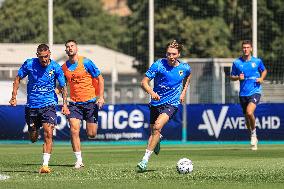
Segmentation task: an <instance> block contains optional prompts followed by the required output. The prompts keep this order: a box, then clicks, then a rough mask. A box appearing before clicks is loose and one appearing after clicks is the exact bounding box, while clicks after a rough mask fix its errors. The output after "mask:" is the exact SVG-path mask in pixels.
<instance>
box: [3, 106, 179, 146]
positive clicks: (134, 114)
mask: <svg viewBox="0 0 284 189" xmlns="http://www.w3.org/2000/svg"><path fill="white" fill-rule="evenodd" d="M149 122H150V112H149V107H148V105H146V104H143V105H139V104H138V105H129V104H120V105H104V106H103V108H102V109H101V110H100V111H99V127H98V133H97V136H96V138H95V139H94V140H103V141H105V140H147V139H148V138H149V136H150V127H149ZM0 131H1V132H0V140H21V139H28V134H27V132H28V126H27V125H26V123H25V106H21V105H19V106H16V107H12V106H0ZM53 135H54V139H55V140H70V126H69V124H68V120H67V119H66V117H65V115H63V114H62V113H61V107H57V126H56V128H55V129H54V132H53ZM162 135H163V138H164V139H166V140H181V137H182V106H181V107H180V108H179V110H178V112H177V113H176V115H175V116H174V117H173V119H172V120H171V121H170V122H169V123H168V124H167V125H166V126H165V127H164V128H163V130H162ZM41 136H43V135H42V129H41ZM80 137H81V140H87V139H88V137H87V134H86V123H85V122H82V125H81V131H80Z"/></svg>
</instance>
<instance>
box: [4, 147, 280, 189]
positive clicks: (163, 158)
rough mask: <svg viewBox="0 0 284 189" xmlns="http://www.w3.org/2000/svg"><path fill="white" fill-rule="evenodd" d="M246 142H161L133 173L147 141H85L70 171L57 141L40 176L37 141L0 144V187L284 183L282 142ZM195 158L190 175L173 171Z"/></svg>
mask: <svg viewBox="0 0 284 189" xmlns="http://www.w3.org/2000/svg"><path fill="white" fill-rule="evenodd" d="M248 147H249V146H248V145H245V144H239V145H165V144H163V143H162V144H161V153H160V154H159V155H158V156H156V155H155V154H153V155H152V157H151V159H150V162H149V164H148V171H147V172H144V173H137V172H136V165H137V163H138V161H140V160H141V158H142V156H143V154H144V151H145V146H141V145H139V146H103V145H95V144H94V145H85V144H84V145H83V146H82V149H83V159H84V164H85V168H84V169H82V170H74V169H73V168H72V167H73V164H74V161H75V159H74V155H73V152H72V151H71V146H70V145H62V144H55V146H54V149H53V154H52V156H51V160H50V167H51V168H52V173H51V174H45V175H40V174H38V169H39V167H40V165H41V159H42V154H41V153H42V152H41V145H38V144H17V145H11V144H1V145H0V152H1V153H0V174H1V175H8V176H10V178H9V179H7V180H3V181H0V188H19V189H23V188H41V189H42V188H52V189H60V188H68V189H72V188H76V189H78V188H127V189H128V188H155V189H156V188H163V189H164V188H171V189H172V188H202V189H206V188H218V189H225V188H226V189H227V188H229V189H234V188H238V189H241V188H242V189H243V188H254V189H262V188H269V189H272V188H277V189H278V188H284V158H283V157H284V147H283V145H269V144H265V145H264V144H263V145H260V146H259V150H258V151H250V150H249V149H248ZM182 157H187V158H189V159H191V160H192V161H193V164H194V170H193V172H192V173H191V174H187V175H180V174H178V173H177V172H176V168H175V166H176V162H177V161H178V160H179V159H180V158H182Z"/></svg>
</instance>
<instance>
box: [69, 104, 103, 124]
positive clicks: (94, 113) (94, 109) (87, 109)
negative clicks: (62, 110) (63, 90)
mask: <svg viewBox="0 0 284 189" xmlns="http://www.w3.org/2000/svg"><path fill="white" fill-rule="evenodd" d="M68 108H69V110H70V114H69V115H68V116H67V118H68V119H70V118H76V119H80V120H85V121H87V123H98V105H97V104H96V102H89V103H86V104H75V103H70V104H69V106H68Z"/></svg>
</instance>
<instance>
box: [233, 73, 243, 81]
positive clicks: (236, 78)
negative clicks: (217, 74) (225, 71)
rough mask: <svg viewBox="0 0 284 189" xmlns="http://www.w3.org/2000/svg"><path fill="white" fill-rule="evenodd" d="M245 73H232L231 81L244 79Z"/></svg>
mask: <svg viewBox="0 0 284 189" xmlns="http://www.w3.org/2000/svg"><path fill="white" fill-rule="evenodd" d="M244 79H245V77H244V74H240V75H231V76H230V80H231V81H238V80H244Z"/></svg>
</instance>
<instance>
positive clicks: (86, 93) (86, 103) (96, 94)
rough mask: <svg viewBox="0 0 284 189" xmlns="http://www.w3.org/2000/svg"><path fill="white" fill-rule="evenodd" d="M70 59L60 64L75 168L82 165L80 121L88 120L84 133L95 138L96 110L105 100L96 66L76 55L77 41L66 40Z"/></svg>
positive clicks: (102, 81)
mask: <svg viewBox="0 0 284 189" xmlns="http://www.w3.org/2000/svg"><path fill="white" fill-rule="evenodd" d="M65 47H66V50H65V51H66V54H67V55H68V57H69V59H68V60H67V61H66V62H65V64H63V65H62V69H63V72H64V75H65V77H66V80H67V84H68V86H69V87H70V99H71V100H70V102H69V106H68V108H69V110H70V114H69V115H68V116H67V118H68V121H69V124H70V131H71V143H72V148H73V152H74V154H75V156H76V159H77V161H76V163H75V166H74V167H75V168H76V169H79V168H81V167H84V164H83V160H82V155H81V145H80V137H79V133H80V126H81V121H82V120H85V121H86V123H87V127H86V129H87V135H88V137H89V138H94V137H95V136H96V134H97V129H98V110H99V109H100V108H101V107H102V106H103V104H104V79H103V76H102V75H101V72H100V70H99V69H98V67H97V66H96V65H95V64H94V63H93V62H92V61H91V60H90V59H88V58H85V57H82V56H79V55H78V48H77V42H76V41H75V40H68V41H67V42H66V43H65Z"/></svg>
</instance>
